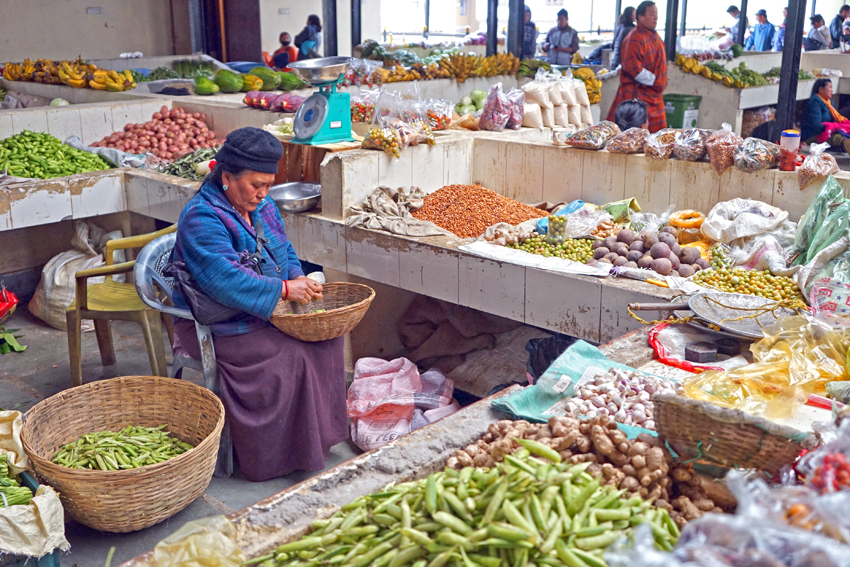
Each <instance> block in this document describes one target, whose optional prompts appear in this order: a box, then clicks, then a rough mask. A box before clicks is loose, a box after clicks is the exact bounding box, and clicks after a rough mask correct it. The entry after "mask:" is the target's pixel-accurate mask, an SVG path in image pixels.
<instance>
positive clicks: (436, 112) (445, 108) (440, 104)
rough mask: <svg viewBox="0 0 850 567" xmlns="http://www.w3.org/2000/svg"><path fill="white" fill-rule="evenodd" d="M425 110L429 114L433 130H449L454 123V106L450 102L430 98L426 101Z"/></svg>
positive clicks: (429, 121)
mask: <svg viewBox="0 0 850 567" xmlns="http://www.w3.org/2000/svg"><path fill="white" fill-rule="evenodd" d="M425 110H426V112H427V113H428V123H429V124H430V125H431V130H434V131H437V130H447V129H448V128H449V126H450V125H451V123H452V111H453V110H454V104H453V103H452V101H450V100H443V99H439V98H429V99H426V100H425Z"/></svg>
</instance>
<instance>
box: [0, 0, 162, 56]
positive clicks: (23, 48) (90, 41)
mask: <svg viewBox="0 0 850 567" xmlns="http://www.w3.org/2000/svg"><path fill="white" fill-rule="evenodd" d="M89 7H99V8H100V9H101V13H100V14H97V15H90V14H87V13H86V8H89ZM126 51H141V52H142V53H144V54H145V55H173V52H172V41H171V8H170V5H169V0H132V1H131V0H2V1H0V59H2V61H3V62H4V63H5V62H6V61H23V60H24V59H26V58H30V59H32V60H35V59H39V58H41V59H73V58H74V57H76V56H77V55H81V56H82V57H83V58H85V59H96V58H102V59H106V58H111V57H118V55H119V54H121V53H123V52H126Z"/></svg>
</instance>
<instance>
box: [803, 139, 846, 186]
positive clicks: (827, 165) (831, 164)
mask: <svg viewBox="0 0 850 567" xmlns="http://www.w3.org/2000/svg"><path fill="white" fill-rule="evenodd" d="M828 148H829V144H828V143H823V144H815V145H813V146H812V147H811V152H812V153H811V154H809V155H808V156H806V159H804V160H803V165H801V166H800V168H799V169H798V170H797V179H798V180H799V182H800V189H801V190H802V189H805V188H806V187H808V186H809V185H811V184H812V183H815V182H816V181H818V180H822V179H824V178H825V177H827V176H828V175H832V174H833V173H837V172H838V170H839V169H838V163H837V162H836V161H835V158H834V157H832V156H831V155H830V154H828V153H826V150H827V149H828Z"/></svg>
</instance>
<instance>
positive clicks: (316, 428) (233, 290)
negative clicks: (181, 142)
mask: <svg viewBox="0 0 850 567" xmlns="http://www.w3.org/2000/svg"><path fill="white" fill-rule="evenodd" d="M281 157H283V146H282V145H281V143H280V141H278V140H277V138H275V137H274V136H272V135H271V134H270V133H268V132H265V131H263V130H260V129H257V128H241V129H239V130H235V131H233V132H231V133H230V134H229V135H228V136H227V140H226V141H225V142H224V145H223V146H222V147H221V149H220V150H219V151H218V153H217V154H216V156H215V159H216V165H215V168H214V169H213V170H212V172H210V174H209V175H207V177H206V179H205V180H204V183H203V185H201V189H200V191H199V192H198V194H197V195H195V196H194V197H193V198H192V200H191V201H189V203H187V204H186V206H185V207H184V208H183V212H182V213H181V214H180V220H179V223H178V228H177V241H176V243H175V246H174V262H175V263H176V262H178V261H182V262H185V264H186V266H187V268H188V270H189V272H191V275H192V277H193V278H194V279H195V281H196V283H197V285H198V286H199V287H200V288H201V290H202V291H203V292H204V293H205V294H207V295H208V296H210V297H211V298H212V299H215V300H216V301H218V302H219V303H221V304H223V305H225V306H227V307H232V308H237V309H241V310H242V311H244V313H242V314H241V315H237V316H235V317H233V318H232V319H230V320H227V321H224V322H222V323H218V324H214V325H211V329H212V332H213V334H214V335H215V341H214V342H215V345H214V346H215V356H216V362H217V363H218V371H219V376H220V378H221V399H222V402H223V403H224V407H225V410H226V412H227V421H228V423H229V424H230V430H231V433H232V436H233V447H234V449H235V451H236V457H237V459H238V461H239V467H240V469H241V470H242V473H243V474H244V475H245V477H246V478H247V479H248V480H251V481H263V480H268V479H272V478H277V477H280V476H284V475H287V474H289V473H291V472H293V471H296V470H305V471H317V470H321V469H322V468H324V464H325V460H326V459H327V458H328V454H329V452H330V449H331V447H333V446H334V445H336V444H337V443H340V442H342V441H344V440H345V439H347V438H348V417H347V416H346V408H345V400H346V391H345V362H344V357H343V337H339V338H337V339H333V340H330V341H324V342H314V343H307V342H301V341H299V340H297V339H294V338H292V337H290V336H289V335H286V334H284V333H282V332H281V331H279V330H278V329H277V328H275V327H273V326H272V325H271V324H270V323H269V318H270V317H271V315H272V313H273V312H274V309H275V306H276V305H277V304H278V302H279V301H280V300H289V301H295V302H298V303H301V304H305V305H306V304H309V303H310V301H311V300H313V299H321V297H322V286H321V285H320V284H318V283H316V282H314V281H312V280H310V279H308V278H306V277H305V276H304V272H303V271H302V269H301V263H300V262H299V260H298V256H297V255H296V253H295V249H294V248H293V246H292V243H291V242H290V241H289V240H288V239H287V237H286V232H285V231H284V228H283V219H282V218H281V216H280V212H278V209H277V206H275V203H274V202H273V201H272V200H271V199H269V198H268V193H269V188H270V187H271V185H272V184H273V183H274V178H275V174H276V173H277V167H278V162H279V161H280V159H281ZM260 226H262V229H263V230H262V232H263V233H264V239H263V246H262V248H261V250H260V254H261V258H262V262H261V264H260V267H261V271H262V275H259V274H258V273H256V272H255V271H254V270H252V269H250V268H249V267H246V266H245V261H244V258H245V256H247V255H250V254H252V253H255V252H256V251H257V249H258V235H257V232H258V230H257V227H260ZM179 287H180V286H178V288H179ZM174 298H175V304H176V305H177V306H178V307H183V308H186V307H187V304H186V302H185V300H184V299H183V297H182V296H181V295H180V293H179V289H175V292H174ZM175 327H176V335H177V339H178V340H179V342H180V345H181V346H182V347H183V348H185V349H186V350H187V351H188V352H189V354H190V355H191V356H192V357H193V358H195V359H200V357H201V354H200V350H199V348H198V341H197V338H196V334H195V324H194V322H193V321H190V320H187V319H179V320H178V321H176V322H175Z"/></svg>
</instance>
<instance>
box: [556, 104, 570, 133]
mask: <svg viewBox="0 0 850 567" xmlns="http://www.w3.org/2000/svg"><path fill="white" fill-rule="evenodd" d="M568 109H569V107H568V106H566V105H563V104H562V105H561V106H556V107H554V108H553V109H552V112H553V113H554V115H555V125H557V126H560V127H561V128H569V127H570V116H569V110H568Z"/></svg>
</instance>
